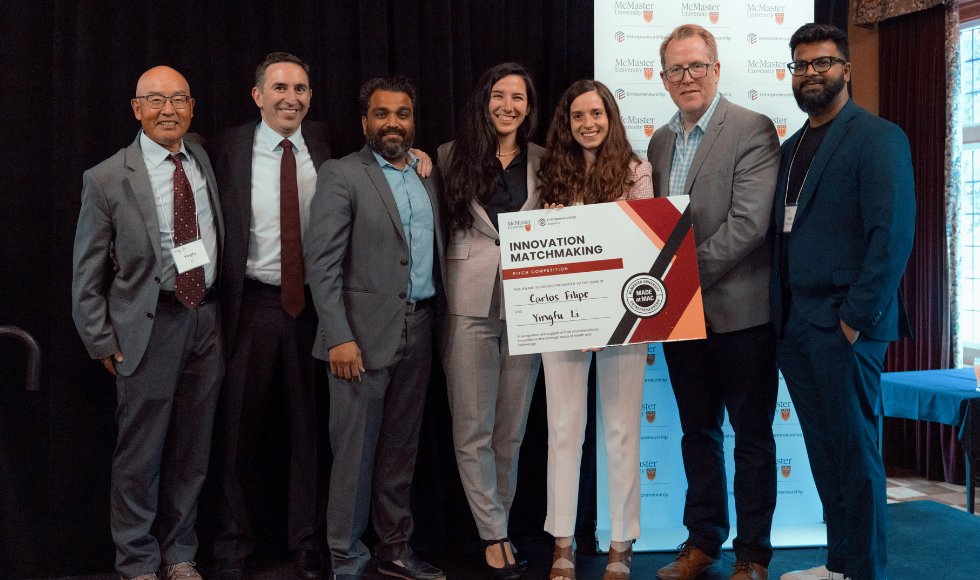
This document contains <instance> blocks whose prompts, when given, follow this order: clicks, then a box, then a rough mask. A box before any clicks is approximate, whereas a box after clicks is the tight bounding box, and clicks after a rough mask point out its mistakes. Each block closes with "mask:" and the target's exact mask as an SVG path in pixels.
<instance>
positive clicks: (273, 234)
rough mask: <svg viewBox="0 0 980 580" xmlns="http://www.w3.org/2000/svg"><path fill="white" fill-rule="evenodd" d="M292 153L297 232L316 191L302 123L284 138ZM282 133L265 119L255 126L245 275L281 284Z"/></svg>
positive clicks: (304, 222)
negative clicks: (280, 179) (294, 160)
mask: <svg viewBox="0 0 980 580" xmlns="http://www.w3.org/2000/svg"><path fill="white" fill-rule="evenodd" d="M288 139H289V140H290V141H291V142H292V144H293V155H295V157H296V185H297V187H298V189H299V223H300V233H301V234H302V233H304V232H306V228H307V226H308V225H309V222H310V202H312V201H313V194H314V193H315V192H316V167H315V166H314V165H313V158H312V157H311V156H310V149H309V147H307V146H306V141H305V140H303V127H302V126H300V128H299V130H297V131H296V132H295V133H293V134H292V136H290V137H289V138H288ZM282 140H283V136H282V135H280V134H279V133H276V132H275V130H273V129H272V128H271V127H269V126H268V125H266V123H265V121H260V122H259V124H258V126H256V128H255V138H254V139H253V140H252V222H251V224H250V230H249V234H248V259H247V260H246V262H245V276H247V277H249V278H253V279H255V280H258V281H259V282H264V283H265V284H271V285H273V286H280V285H282V267H281V255H282V247H281V236H280V228H279V165H280V163H281V161H282V146H281V145H280V143H282Z"/></svg>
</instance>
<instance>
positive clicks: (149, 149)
mask: <svg viewBox="0 0 980 580" xmlns="http://www.w3.org/2000/svg"><path fill="white" fill-rule="evenodd" d="M140 149H141V150H142V151H143V162H144V163H145V164H146V170H147V171H148V172H149V173H150V184H151V185H153V199H154V200H155V201H156V205H157V221H158V222H159V223H160V249H161V253H162V257H163V263H162V264H160V269H161V272H160V289H161V290H169V291H171V292H172V291H173V289H174V282H175V281H176V279H177V269H176V268H175V267H174V258H173V255H171V253H170V252H171V250H173V248H174V168H175V167H176V166H175V164H174V163H173V162H172V161H170V160H169V159H168V157H170V155H171V153H170V151H168V150H167V149H166V148H164V147H163V146H162V145H160V144H159V143H157V142H155V141H153V140H152V139H150V138H149V137H147V136H146V133H143V132H142V131H141V132H140ZM180 164H181V165H182V166H183V167H184V174H185V175H187V180H188V181H189V182H190V184H191V189H192V190H193V191H194V204H195V205H196V206H197V230H198V236H199V237H200V239H202V240H203V241H204V249H205V250H206V251H207V253H208V258H209V259H210V260H211V261H210V262H208V263H207V264H205V265H204V282H205V283H206V284H207V285H208V286H210V285H212V284H214V278H215V267H216V264H215V262H216V261H217V259H218V238H217V236H216V234H215V229H214V214H213V213H212V212H211V200H210V199H208V182H207V179H206V178H205V177H204V173H203V172H202V171H201V166H200V164H198V162H197V160H195V159H194V157H193V156H192V155H191V154H190V152H189V151H187V149H186V148H185V147H184V141H183V140H181V142H180Z"/></svg>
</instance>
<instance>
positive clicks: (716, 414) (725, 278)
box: [647, 25, 779, 580]
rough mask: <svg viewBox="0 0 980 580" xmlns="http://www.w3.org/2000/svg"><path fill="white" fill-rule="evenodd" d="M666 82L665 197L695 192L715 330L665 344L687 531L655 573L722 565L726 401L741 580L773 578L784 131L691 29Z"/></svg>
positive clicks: (707, 303)
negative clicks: (732, 94)
mask: <svg viewBox="0 0 980 580" xmlns="http://www.w3.org/2000/svg"><path fill="white" fill-rule="evenodd" d="M660 60H661V64H662V66H663V71H662V72H661V73H660V76H661V78H662V79H663V83H664V87H665V88H666V89H667V91H668V92H669V93H670V96H671V99H673V101H674V103H675V104H676V105H677V107H678V109H679V111H678V112H677V114H675V115H674V117H673V118H672V119H671V120H670V122H669V123H667V125H664V126H663V127H660V128H659V129H658V130H657V131H656V133H654V135H653V138H652V139H651V140H650V148H649V150H648V151H647V158H648V159H649V160H650V163H651V165H653V187H654V190H655V193H656V195H657V196H658V197H665V196H668V195H689V196H690V197H691V213H692V217H693V220H694V239H695V242H696V243H697V253H698V269H699V272H700V277H701V292H702V297H703V301H704V316H705V323H706V325H707V327H708V328H707V333H708V334H707V338H706V339H703V340H695V341H686V342H672V343H666V344H664V356H665V357H666V360H667V367H668V369H669V372H670V382H671V384H672V386H673V390H674V396H675V398H676V399H677V408H678V411H679V413H680V420H681V428H682V430H683V432H684V436H683V438H682V440H681V449H682V453H683V457H684V470H685V472H686V474H687V483H688V489H687V499H686V503H685V506H684V525H685V526H686V527H687V529H688V539H687V541H686V542H685V543H684V545H683V547H682V550H681V552H680V554H679V555H678V557H677V559H676V560H674V562H672V563H671V564H669V565H667V566H666V567H664V568H662V569H661V570H660V571H659V572H658V575H659V576H660V578H663V579H665V580H667V579H670V580H691V579H693V578H695V577H696V576H698V575H699V574H701V573H702V572H704V571H712V572H717V571H719V570H720V567H721V562H720V559H721V545H722V543H724V541H725V540H726V539H727V538H728V532H729V521H728V490H727V481H728V480H727V477H726V475H725V457H724V452H723V444H724V435H723V433H722V422H723V421H724V418H725V409H726V408H727V409H728V416H729V419H730V421H731V424H732V428H733V429H734V431H735V489H734V493H735V510H736V514H737V516H738V537H737V538H735V540H734V548H735V558H736V562H735V570H734V574H733V575H732V579H733V580H758V579H765V578H767V577H768V571H767V569H768V566H769V560H770V559H771V558H772V545H771V544H770V542H769V532H770V529H771V527H772V514H773V511H774V510H775V507H776V443H775V440H774V439H773V435H772V421H773V416H774V414H775V411H776V395H777V389H778V380H777V372H776V362H775V360H776V359H775V346H776V342H775V335H774V332H773V328H772V326H771V325H770V324H769V305H768V303H767V300H766V297H767V292H768V280H769V276H768V271H769V260H770V256H771V254H772V248H771V245H770V243H769V242H768V241H767V231H768V227H769V220H770V219H771V215H772V203H773V201H772V191H773V188H774V187H775V183H776V173H777V171H778V170H779V139H778V137H777V136H776V130H775V128H774V127H773V124H772V121H771V120H769V118H767V117H766V116H764V115H760V114H758V113H754V112H752V111H749V110H747V109H744V108H742V107H739V106H738V105H734V104H732V103H730V102H728V100H727V99H726V98H724V97H723V96H721V95H719V94H718V79H719V75H720V73H721V64H720V63H719V62H718V49H717V45H716V44H715V39H714V37H713V36H712V35H711V33H710V32H708V31H707V30H705V29H704V28H702V27H700V26H695V25H683V26H679V27H678V28H677V29H675V30H674V31H673V32H672V33H671V34H670V35H669V36H668V37H667V38H666V39H665V40H664V41H663V44H661V45H660Z"/></svg>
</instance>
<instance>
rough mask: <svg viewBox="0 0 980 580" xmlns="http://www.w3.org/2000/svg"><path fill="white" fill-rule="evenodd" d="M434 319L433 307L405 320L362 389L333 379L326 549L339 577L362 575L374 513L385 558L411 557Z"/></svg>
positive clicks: (379, 547) (363, 379) (363, 378)
mask: <svg viewBox="0 0 980 580" xmlns="http://www.w3.org/2000/svg"><path fill="white" fill-rule="evenodd" d="M432 318H433V314H432V309H431V308H424V309H422V310H420V311H418V312H416V313H414V314H411V315H406V316H405V322H404V324H403V326H402V328H401V329H400V330H401V339H400V342H399V345H398V349H397V350H396V351H395V356H394V357H392V360H391V362H390V363H389V364H388V366H386V367H384V368H380V369H371V370H367V371H365V372H362V373H361V382H359V383H358V382H354V381H345V380H343V379H338V378H336V377H334V376H332V375H331V376H330V379H329V382H330V447H331V449H332V450H333V468H332V469H331V472H330V496H329V499H328V500H327V542H328V543H329V545H330V559H331V563H332V566H333V572H334V574H337V575H338V576H341V575H349V576H350V577H359V576H361V575H363V574H364V568H365V567H366V566H367V563H368V560H369V557H370V552H369V550H368V548H367V546H365V545H364V543H363V542H362V541H361V535H362V534H363V533H364V530H365V529H367V523H368V514H369V512H370V516H371V522H372V523H373V524H374V530H375V532H377V534H378V538H379V539H380V542H379V544H378V545H377V546H375V553H376V554H377V555H378V557H379V558H381V559H382V560H398V559H400V558H405V557H407V556H409V555H411V554H412V548H411V547H409V545H408V541H409V539H411V537H412V531H413V530H414V522H413V520H412V511H411V507H410V505H409V492H410V488H411V485H412V477H413V476H414V474H415V456H416V454H417V453H418V447H419V431H420V428H421V425H422V411H423V409H424V406H425V397H426V392H427V391H428V386H429V370H430V367H431V364H432Z"/></svg>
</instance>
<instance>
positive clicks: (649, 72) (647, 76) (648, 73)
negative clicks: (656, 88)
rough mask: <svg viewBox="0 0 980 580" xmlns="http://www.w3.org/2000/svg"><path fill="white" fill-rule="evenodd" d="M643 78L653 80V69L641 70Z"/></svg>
mask: <svg viewBox="0 0 980 580" xmlns="http://www.w3.org/2000/svg"><path fill="white" fill-rule="evenodd" d="M643 78H645V79H646V80H650V79H652V78H653V69H652V68H650V67H647V68H645V69H643Z"/></svg>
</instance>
